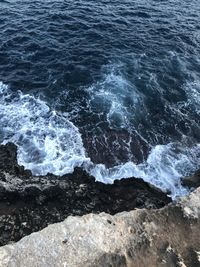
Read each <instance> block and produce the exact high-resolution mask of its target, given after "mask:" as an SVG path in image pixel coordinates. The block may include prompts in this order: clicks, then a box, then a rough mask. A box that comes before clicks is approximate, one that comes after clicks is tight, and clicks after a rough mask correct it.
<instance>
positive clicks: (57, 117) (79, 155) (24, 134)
mask: <svg viewBox="0 0 200 267" xmlns="http://www.w3.org/2000/svg"><path fill="white" fill-rule="evenodd" d="M108 79H109V77H108ZM125 86H126V87H127V86H129V85H127V84H125ZM97 96H98V97H102V95H101V92H100V93H98V94H97ZM109 97H112V95H108V101H110V99H109ZM120 97H122V96H120ZM120 101H121V100H120ZM133 101H138V97H137V96H134V99H133ZM121 111H122V110H121V109H120V112H119V114H120V113H121ZM108 114H110V117H109V120H111V118H112V114H113V113H112V106H111V110H109V113H108ZM123 123H125V122H123ZM0 124H1V129H0V141H1V143H2V144H5V143H7V142H13V143H15V144H16V145H17V147H18V162H19V164H21V165H23V166H25V168H26V169H30V170H31V171H32V173H33V174H34V175H46V174H47V173H53V174H56V175H63V174H66V173H71V172H73V170H74V167H76V166H82V167H83V168H84V169H85V170H87V171H88V172H89V173H90V174H91V175H94V176H95V178H96V180H98V181H101V182H104V183H112V182H113V181H114V180H115V179H121V178H127V177H132V176H135V177H139V178H143V179H144V180H145V181H148V182H150V183H151V184H154V185H156V186H158V187H160V188H161V189H162V190H165V191H167V192H168V193H169V194H171V195H172V196H173V197H176V196H180V195H183V194H186V193H187V189H185V188H183V187H182V186H181V183H180V178H181V177H182V176H184V175H187V174H189V173H191V172H193V171H195V170H196V169H197V168H198V167H200V163H199V157H200V145H199V144H197V145H195V146H194V145H193V146H190V147H186V146H184V145H181V144H180V143H173V142H171V143H168V144H167V145H156V146H154V147H153V148H152V149H151V151H150V153H149V155H148V158H147V160H146V161H144V162H142V163H140V164H135V163H133V162H131V161H129V162H127V163H125V164H119V165H117V166H115V167H112V168H106V167H105V165H104V164H94V163H93V162H92V161H91V160H90V158H89V157H88V156H87V153H86V151H85V148H84V146H83V140H82V136H81V134H80V132H79V130H78V128H77V127H76V126H75V125H74V124H73V123H72V122H71V121H70V119H69V118H68V116H67V115H66V114H65V115H63V114H60V113H59V112H56V111H54V110H51V108H50V107H49V106H48V105H47V104H46V103H45V102H44V101H42V100H41V99H39V98H36V97H34V96H31V95H29V94H23V93H22V92H20V91H17V92H13V91H12V90H11V89H10V88H8V86H7V85H5V84H3V83H0Z"/></svg>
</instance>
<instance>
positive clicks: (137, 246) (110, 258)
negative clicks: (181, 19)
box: [0, 188, 200, 267]
mask: <svg viewBox="0 0 200 267" xmlns="http://www.w3.org/2000/svg"><path fill="white" fill-rule="evenodd" d="M199 229H200V188H199V189H197V190H196V191H195V192H193V193H191V194H190V196H188V197H184V198H182V199H181V200H179V201H178V202H176V203H172V204H169V205H168V206H166V207H164V208H162V209H159V210H146V209H141V210H134V211H130V212H122V213H119V214H116V215H114V216H111V215H109V214H105V213H101V214H99V215H94V214H89V215H86V216H83V217H72V216H70V217H68V218H67V219H66V220H65V221H64V222H62V223H57V224H54V225H50V226H48V227H47V228H45V229H44V230H42V231H40V232H38V233H34V234H31V235H30V236H27V237H25V238H23V239H22V240H21V241H19V242H17V243H16V244H11V245H7V246H4V247H1V248H0V267H12V266H14V267H27V266H32V267H36V266H37V267H46V266H48V267H60V266H63V267H65V266H67V267H82V266H84V267H95V266H96V267H97V266H98V267H101V266H102V267H103V266H105V267H107V266H113V267H174V266H177V267H178V266H179V267H181V266H182V267H185V266H187V267H197V266H200V231H199Z"/></svg>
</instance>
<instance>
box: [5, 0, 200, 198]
mask: <svg viewBox="0 0 200 267" xmlns="http://www.w3.org/2000/svg"><path fill="white" fill-rule="evenodd" d="M199 21H200V3H199V1H197V0H192V1H190V2H188V1H179V0H171V1H162V0H160V1H159V0H154V1H153V0H151V1H150V0H140V1H134V0H124V1H118V0H115V1H114V0H104V1H103V0H99V1H94V0H89V1H88V0H87V1H85V0H79V1H75V0H74V1H70V0H69V1H64V0H62V1H61V0H60V1H59V0H57V1H53V0H46V1H41V0H38V1H18V0H9V1H1V3H0V81H2V83H1V84H0V126H1V128H0V141H1V142H4V143H5V142H8V141H12V142H15V143H16V144H17V145H18V161H19V162H20V163H21V164H23V165H24V166H25V167H26V168H29V169H31V170H32V171H33V173H34V174H36V175H40V174H46V173H48V172H53V173H55V174H58V175H61V174H64V173H67V172H72V171H73V168H74V167H75V166H83V167H84V168H85V169H87V170H88V171H89V172H90V173H91V174H93V175H95V176H96V178H97V179H98V180H101V181H104V182H112V181H113V180H114V179H120V178H122V177H128V176H132V175H134V176H136V177H142V178H143V179H145V180H147V181H150V182H151V183H153V184H155V185H157V186H159V187H161V188H162V189H165V190H166V189H167V190H170V191H171V192H172V195H174V196H176V195H181V194H184V193H185V192H186V190H185V189H184V188H182V187H181V185H180V177H181V176H183V175H187V174H190V173H192V172H193V171H195V170H196V169H198V168H200V26H199Z"/></svg>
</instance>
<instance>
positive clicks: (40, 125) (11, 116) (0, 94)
mask: <svg viewBox="0 0 200 267" xmlns="http://www.w3.org/2000/svg"><path fill="white" fill-rule="evenodd" d="M0 125H1V135H2V142H3V143H7V142H14V143H15V144H16V145H17V146H18V162H19V164H22V165H24V166H25V167H26V168H27V169H30V170H31V171H32V172H33V173H34V174H35V175H45V174H47V173H48V172H51V173H54V174H56V175H62V174H63V173H68V172H72V171H73V169H74V167H75V166H79V165H81V164H82V163H83V161H87V160H88V159H87V158H86V156H85V150H84V147H83V143H82V139H81V135H80V133H79V131H78V129H77V128H76V127H75V126H74V125H73V124H72V123H71V122H70V121H69V120H68V119H67V118H66V117H63V116H62V115H60V114H58V113H57V112H55V111H52V110H50V108H49V107H48V106H47V105H46V103H45V102H44V101H41V100H40V99H36V98H34V97H33V96H31V95H28V94H27V95H24V94H22V93H21V92H20V91H19V92H17V93H15V94H14V93H12V92H11V91H10V90H9V89H8V87H7V86H5V85H4V84H2V83H1V84H0Z"/></svg>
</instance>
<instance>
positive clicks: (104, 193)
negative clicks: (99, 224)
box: [0, 143, 171, 245]
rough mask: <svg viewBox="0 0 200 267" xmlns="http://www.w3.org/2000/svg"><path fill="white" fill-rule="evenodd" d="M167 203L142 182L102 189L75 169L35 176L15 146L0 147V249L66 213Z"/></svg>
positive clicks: (133, 180) (128, 181)
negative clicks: (60, 173)
mask: <svg viewBox="0 0 200 267" xmlns="http://www.w3.org/2000/svg"><path fill="white" fill-rule="evenodd" d="M170 201H171V199H170V198H169V197H167V196H166V194H164V193H163V192H162V191H160V190H159V189H156V188H154V187H152V186H150V185H149V184H148V183H146V182H144V181H143V180H141V179H136V178H129V179H122V180H120V181H115V183H114V184H113V185H108V184H107V185H106V184H103V183H100V182H95V179H94V177H91V176H89V175H88V174H87V173H86V172H85V171H83V170H82V169H80V168H76V169H75V170H74V173H73V174H68V175H64V176H62V177H57V176H55V175H52V174H48V175H47V176H40V177H35V176H32V174H31V172H30V171H27V170H24V168H23V167H22V166H19V165H18V163H17V148H16V146H15V145H14V144H11V143H9V144H7V145H5V146H3V145H2V146H0V233H1V235H0V245H5V244H7V243H9V242H12V241H18V240H19V239H21V238H22V237H24V236H26V235H29V234H30V233H32V232H35V231H39V230H41V229H43V228H45V227H46V226H48V225H49V224H52V223H55V222H60V221H63V220H64V219H66V218H67V217H68V216H69V215H84V214H88V213H100V212H106V213H109V214H116V213H118V212H122V211H129V210H133V209H135V208H147V209H152V208H161V207H163V206H164V205H166V204H167V203H169V202H170Z"/></svg>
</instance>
